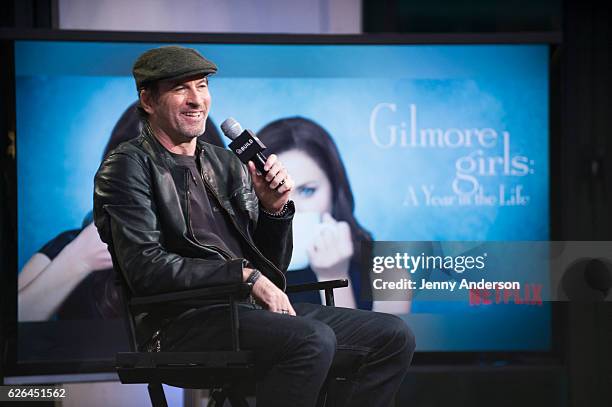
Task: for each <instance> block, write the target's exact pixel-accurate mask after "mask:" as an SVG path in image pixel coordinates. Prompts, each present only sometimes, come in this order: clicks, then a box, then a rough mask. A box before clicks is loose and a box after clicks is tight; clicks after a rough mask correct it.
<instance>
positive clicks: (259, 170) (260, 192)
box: [221, 117, 294, 213]
mask: <svg viewBox="0 0 612 407" xmlns="http://www.w3.org/2000/svg"><path fill="white" fill-rule="evenodd" d="M221 130H222V131H223V134H225V136H226V137H228V138H229V139H230V140H232V142H231V143H229V148H230V149H231V150H232V151H233V152H234V154H236V155H237V156H238V158H240V161H242V162H243V163H244V164H246V165H247V166H248V168H249V172H250V173H251V177H252V179H253V187H254V188H255V193H256V194H257V197H258V198H259V201H260V202H261V204H262V206H263V208H264V209H265V210H266V211H268V212H271V213H277V212H279V211H281V210H282V209H283V207H284V206H285V204H286V203H287V201H288V200H289V195H290V194H291V191H292V190H293V187H294V182H293V179H292V178H291V176H290V175H289V174H288V173H287V171H286V170H285V167H284V166H283V165H282V163H281V162H280V161H278V158H277V156H276V155H275V154H272V155H270V157H266V156H265V155H264V154H263V151H264V150H265V149H266V146H265V145H264V144H263V143H262V142H261V140H259V139H258V138H257V136H256V135H255V134H254V133H253V132H252V131H251V130H248V129H247V130H243V129H242V126H241V125H240V123H238V122H237V121H236V120H235V119H233V118H231V117H230V118H228V119H227V120H225V121H224V122H223V123H221Z"/></svg>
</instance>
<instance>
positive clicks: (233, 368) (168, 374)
mask: <svg viewBox="0 0 612 407" xmlns="http://www.w3.org/2000/svg"><path fill="white" fill-rule="evenodd" d="M116 361H117V373H118V375H119V378H120V379H121V382H122V383H132V384H134V383H150V382H151V381H155V382H158V383H163V384H168V385H170V386H175V387H182V388H193V389H200V388H203V387H209V388H210V387H221V386H223V385H225V384H226V383H227V382H228V381H235V380H237V381H239V380H241V379H252V378H254V370H255V369H254V363H253V354H252V352H250V351H212V352H122V353H118V354H117V358H116Z"/></svg>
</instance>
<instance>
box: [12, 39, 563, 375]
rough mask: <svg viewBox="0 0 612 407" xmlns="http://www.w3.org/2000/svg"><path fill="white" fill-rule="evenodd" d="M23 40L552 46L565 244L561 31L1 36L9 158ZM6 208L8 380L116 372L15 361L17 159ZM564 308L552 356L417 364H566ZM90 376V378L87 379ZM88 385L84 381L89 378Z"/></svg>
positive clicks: (109, 366) (553, 118) (553, 161)
mask: <svg viewBox="0 0 612 407" xmlns="http://www.w3.org/2000/svg"><path fill="white" fill-rule="evenodd" d="M20 40H36V41H66V42H77V41H78V42H134V43H150V42H154V43H168V44H171V43H194V44H195V43H197V44H206V43H209V44H262V45H268V44H296V45H298V44H304V45H306V44H308V45H312V44H320V45H459V44H464V45H485V44H491V45H496V44H499V45H502V44H504V45H507V44H517V45H528V44H531V45H533V44H541V45H548V46H549V88H548V90H549V118H548V119H549V120H548V127H549V151H548V158H549V177H550V179H549V225H550V238H551V240H557V239H559V238H560V232H561V227H560V224H561V218H560V215H561V213H560V207H561V204H560V199H559V198H560V197H561V194H560V187H559V186H557V185H556V184H555V182H553V180H554V179H557V177H558V175H559V174H560V171H561V169H560V165H561V163H560V160H559V159H558V158H556V157H558V154H559V152H560V144H561V143H560V134H561V124H560V121H561V115H560V111H561V104H560V100H559V99H560V98H559V94H560V89H561V74H560V67H559V63H560V62H559V61H558V58H555V54H556V53H557V51H558V50H559V48H560V46H561V44H562V35H561V33H560V32H557V31H552V32H523V33H501V32H500V33H427V34H421V33H419V34H350V35H328V34H225V33H223V34H217V33H214V34H213V33H161V32H122V31H81V30H13V29H10V30H6V29H2V30H0V55H1V57H2V60H3V61H6V62H5V64H2V68H1V71H0V76H1V78H2V98H3V101H4V103H3V106H2V109H1V113H0V127H1V130H2V137H1V141H0V147H2V150H3V151H7V148H8V147H9V146H10V145H11V143H12V141H11V140H9V134H10V132H11V131H12V134H13V135H14V134H15V128H16V127H15V126H16V123H15V120H16V117H15V104H16V99H15V96H16V95H15V60H14V44H15V41H20ZM0 157H1V158H0V160H1V161H0V163H1V164H2V173H3V174H2V175H3V181H2V185H0V188H1V189H2V191H3V193H5V195H4V196H6V197H7V198H8V199H6V202H4V203H3V205H4V206H0V208H1V209H3V212H2V214H1V216H2V218H1V219H2V223H1V231H0V233H1V236H0V262H1V263H0V264H1V267H2V270H3V272H2V274H1V275H0V286H1V287H4V291H5V292H4V293H3V295H2V302H1V303H0V306H1V307H2V308H1V315H0V342H1V345H2V350H3V355H2V359H1V360H0V374H2V376H28V375H46V374H74V373H77V374H89V373H104V372H114V371H115V366H114V360H88V361H62V362H53V361H49V362H46V361H45V362H37V363H31V362H27V363H25V362H20V361H19V360H17V358H16V355H17V329H18V322H17V275H18V270H17V179H16V176H17V174H16V160H15V156H13V158H12V159H11V157H10V156H9V155H8V154H2V155H0ZM565 306H566V304H562V303H557V302H552V303H551V338H552V340H551V348H550V350H548V351H505V352H504V351H470V352H465V351H422V352H416V354H415V356H414V359H413V364H414V365H421V366H427V365H438V366H442V365H453V366H456V365H479V366H483V365H485V366H486V365H489V366H504V365H513V366H516V365H541V364H546V365H550V364H563V363H564V361H565V358H564V352H563V350H564V348H565V330H566V327H567V325H566V322H565V318H564V315H565V311H564V310H565V308H566V307H565ZM84 377H85V376H84ZM84 380H86V379H84Z"/></svg>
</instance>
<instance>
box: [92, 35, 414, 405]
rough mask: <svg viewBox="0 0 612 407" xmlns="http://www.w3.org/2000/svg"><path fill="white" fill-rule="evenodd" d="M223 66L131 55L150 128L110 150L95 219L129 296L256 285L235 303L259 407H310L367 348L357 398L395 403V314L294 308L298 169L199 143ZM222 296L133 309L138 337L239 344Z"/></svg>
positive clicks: (188, 53)
mask: <svg viewBox="0 0 612 407" xmlns="http://www.w3.org/2000/svg"><path fill="white" fill-rule="evenodd" d="M216 71H217V67H216V66H215V64H214V63H212V62H211V61H209V60H207V59H206V58H204V57H203V56H202V55H200V54H199V53H198V52H197V51H196V50H194V49H190V48H184V47H179V46H165V47H160V48H155V49H151V50H149V51H146V52H145V53H143V54H142V55H141V56H140V57H139V58H138V59H137V60H136V62H135V64H134V68H133V74H134V78H135V80H136V87H137V90H138V96H139V100H140V107H139V109H140V112H141V114H142V120H143V126H142V127H143V131H142V133H141V134H140V136H139V137H137V138H135V139H133V140H130V141H127V142H125V143H123V144H121V145H119V147H117V148H116V149H115V150H113V151H112V152H111V153H109V154H108V156H107V157H106V159H105V160H104V162H103V163H102V164H101V166H100V169H99V170H98V172H97V174H96V178H95V191H94V219H95V224H96V227H97V228H98V231H99V233H100V236H101V238H102V240H103V241H104V242H106V243H107V244H109V245H110V246H111V247H112V249H113V251H114V254H115V258H114V260H115V262H116V264H115V267H116V268H117V269H119V270H121V271H122V273H123V274H124V276H125V277H126V280H127V283H128V286H129V289H130V290H131V292H132V294H133V295H137V296H145V295H153V294H159V293H166V292H173V291H181V290H187V289H193V288H199V287H207V286H214V285H220V284H228V283H236V282H241V281H249V282H252V283H253V289H252V296H251V298H250V300H247V301H244V302H243V303H241V304H240V306H239V319H240V340H241V344H242V347H243V348H245V349H250V350H253V351H254V355H255V358H256V361H255V362H256V368H257V369H258V371H259V372H260V374H258V378H259V379H258V383H257V403H258V405H260V406H283V407H286V406H314V405H315V403H316V400H317V396H318V393H319V390H320V389H321V387H322V385H323V382H324V380H325V378H326V376H327V373H328V371H329V368H330V366H331V365H332V361H333V360H334V357H337V356H338V355H339V354H341V353H347V354H355V355H359V356H360V359H359V360H360V361H361V365H360V367H359V368H358V369H357V370H356V372H355V375H354V385H353V386H352V391H351V394H352V396H348V400H347V402H348V403H349V404H348V405H352V406H388V405H389V403H390V402H391V400H392V398H393V395H394V393H395V392H396V390H397V389H398V387H399V385H400V383H401V381H402V379H403V377H404V375H405V373H406V369H407V367H408V365H409V363H410V360H411V358H412V354H413V351H414V346H415V345H414V337H413V335H412V333H411V332H410V330H409V329H408V328H407V327H406V325H405V323H404V322H403V321H402V320H401V319H399V318H397V317H395V316H393V315H388V314H380V313H374V312H370V311H363V310H353V309H345V308H336V307H324V306H321V305H316V304H291V303H290V302H289V299H288V298H287V296H286V295H285V293H284V290H285V288H286V279H285V276H284V273H285V272H286V271H287V267H288V265H289V262H290V259H291V251H292V235H291V222H292V219H293V215H294V212H295V209H294V205H293V202H292V201H291V200H289V197H290V195H291V192H292V190H293V187H294V182H293V180H292V178H291V176H290V175H289V174H288V173H287V171H286V170H285V168H284V167H283V165H282V164H281V163H280V162H279V161H278V160H277V158H276V156H275V155H271V156H270V157H269V158H268V160H267V162H266V164H265V169H266V170H267V174H265V175H261V174H259V173H258V172H257V171H256V169H255V166H254V165H253V163H251V162H250V163H249V165H248V166H245V165H243V164H242V163H241V162H240V160H239V159H238V158H237V157H236V156H235V155H234V154H233V153H232V152H231V151H229V150H226V149H223V148H219V147H216V146H213V145H211V144H208V143H205V142H203V141H200V140H198V136H199V135H201V134H202V133H204V127H205V123H206V118H207V116H208V113H209V110H210V106H211V96H210V92H209V88H208V78H209V75H211V74H214V73H215V72H216ZM228 314H229V310H228V307H227V306H224V305H221V304H210V303H206V304H202V303H200V304H198V303H194V302H189V303H172V304H168V306H164V307H163V310H156V311H155V312H150V313H148V314H144V315H139V316H138V317H137V320H138V326H137V335H138V342H139V346H141V348H142V349H147V350H150V351H159V350H162V351H203V350H207V349H221V348H225V347H227V346H228V345H227V344H229V343H231V339H230V328H229V324H228V323H227V321H228Z"/></svg>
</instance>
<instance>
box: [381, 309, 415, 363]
mask: <svg viewBox="0 0 612 407" xmlns="http://www.w3.org/2000/svg"><path fill="white" fill-rule="evenodd" d="M383 315H384V316H381V319H384V320H381V321H380V322H381V327H384V328H382V329H381V335H383V336H384V337H385V338H386V341H385V342H386V345H385V347H386V348H387V350H388V352H390V353H394V354H395V355H396V356H395V357H396V358H398V357H399V358H402V359H405V362H407V363H410V361H411V360H412V355H413V354H414V350H415V348H416V339H415V337H414V333H413V332H412V330H411V329H410V328H409V327H408V325H407V324H406V322H404V320H402V319H401V318H400V317H398V316H396V315H390V314H383Z"/></svg>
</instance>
